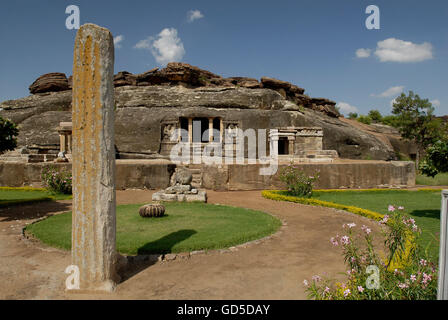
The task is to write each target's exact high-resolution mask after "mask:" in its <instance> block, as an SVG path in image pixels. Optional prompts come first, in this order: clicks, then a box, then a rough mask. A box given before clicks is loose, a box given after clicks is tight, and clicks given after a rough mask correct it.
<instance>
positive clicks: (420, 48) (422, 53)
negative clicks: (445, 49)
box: [375, 38, 432, 62]
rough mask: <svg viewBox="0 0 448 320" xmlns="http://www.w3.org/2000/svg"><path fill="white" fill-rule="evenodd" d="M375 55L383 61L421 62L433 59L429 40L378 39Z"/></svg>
mask: <svg viewBox="0 0 448 320" xmlns="http://www.w3.org/2000/svg"><path fill="white" fill-rule="evenodd" d="M375 55H376V56H377V57H378V58H379V59H380V61H381V62H388V61H391V62H420V61H424V60H428V59H432V45H431V44H430V43H429V42H424V43H422V44H415V43H412V42H411V41H403V40H400V39H395V38H389V39H386V40H383V41H378V43H377V47H376V50H375Z"/></svg>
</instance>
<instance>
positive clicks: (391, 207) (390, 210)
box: [387, 204, 395, 212]
mask: <svg viewBox="0 0 448 320" xmlns="http://www.w3.org/2000/svg"><path fill="white" fill-rule="evenodd" d="M387 210H388V211H389V212H394V211H395V207H394V206H393V205H391V204H390V205H389V207H387Z"/></svg>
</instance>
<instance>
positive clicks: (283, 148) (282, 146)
mask: <svg viewBox="0 0 448 320" xmlns="http://www.w3.org/2000/svg"><path fill="white" fill-rule="evenodd" d="M278 154H279V155H285V154H289V141H288V138H287V137H280V138H279V139H278Z"/></svg>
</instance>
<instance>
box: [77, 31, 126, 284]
mask: <svg viewBox="0 0 448 320" xmlns="http://www.w3.org/2000/svg"><path fill="white" fill-rule="evenodd" d="M113 76H114V44H113V37H112V34H111V33H110V32H109V30H107V29H104V28H101V27H99V26H96V25H94V24H85V25H83V26H82V27H81V28H80V29H79V30H78V33H77V35H76V40H75V49H74V62H73V98H72V121H73V146H72V159H73V164H72V166H73V167H72V170H73V218H72V263H73V265H75V266H77V267H78V268H79V279H80V281H79V289H80V290H101V291H103V290H104V291H112V290H113V289H114V287H115V284H116V281H118V277H117V272H116V271H117V270H116V269H117V258H118V255H117V253H116V247H115V232H116V217H115V150H114V87H113Z"/></svg>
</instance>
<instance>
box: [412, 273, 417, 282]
mask: <svg viewBox="0 0 448 320" xmlns="http://www.w3.org/2000/svg"><path fill="white" fill-rule="evenodd" d="M415 280H417V276H416V275H415V274H411V281H412V282H414V281H415Z"/></svg>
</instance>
